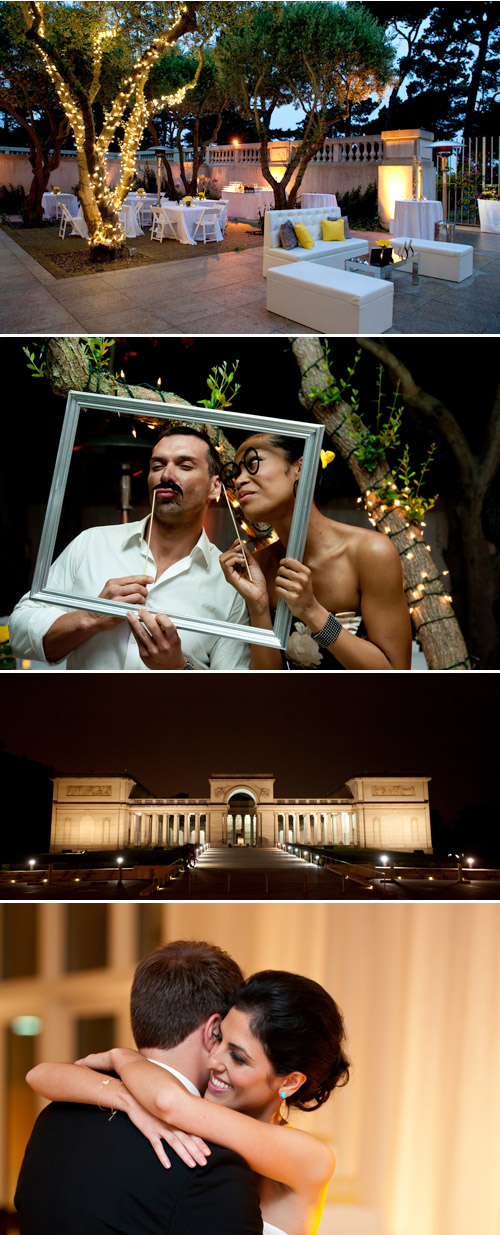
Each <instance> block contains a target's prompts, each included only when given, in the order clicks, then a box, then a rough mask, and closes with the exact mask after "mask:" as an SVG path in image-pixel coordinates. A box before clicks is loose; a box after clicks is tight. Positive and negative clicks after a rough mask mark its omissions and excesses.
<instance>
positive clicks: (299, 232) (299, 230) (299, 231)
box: [293, 223, 314, 249]
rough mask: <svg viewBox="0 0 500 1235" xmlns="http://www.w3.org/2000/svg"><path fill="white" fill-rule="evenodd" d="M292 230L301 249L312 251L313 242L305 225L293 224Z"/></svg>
mask: <svg viewBox="0 0 500 1235" xmlns="http://www.w3.org/2000/svg"><path fill="white" fill-rule="evenodd" d="M293 230H294V232H295V235H296V237H297V240H298V242H299V244H300V245H301V246H302V248H303V249H314V240H313V238H312V236H311V233H310V231H308V229H307V227H306V225H305V223H294V225H293Z"/></svg>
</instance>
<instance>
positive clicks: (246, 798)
mask: <svg viewBox="0 0 500 1235" xmlns="http://www.w3.org/2000/svg"><path fill="white" fill-rule="evenodd" d="M256 806H257V802H256V799H255V797H254V795H253V794H252V793H250V792H248V791H247V790H243V789H235V791H234V793H231V794H230V795H229V798H228V800H227V816H226V837H227V844H228V845H256V844H257V812H256V809H255V808H256Z"/></svg>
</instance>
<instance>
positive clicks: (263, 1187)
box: [28, 970, 349, 1235]
mask: <svg viewBox="0 0 500 1235" xmlns="http://www.w3.org/2000/svg"><path fill="white" fill-rule="evenodd" d="M79 1063H80V1064H84V1065H85V1067H86V1069H88V1070H89V1090H88V1096H87V1097H85V1098H83V1099H82V1089H81V1083H80V1082H81V1068H78V1072H79V1073H80V1077H79V1078H78V1079H79V1084H78V1095H77V1096H76V1093H75V1090H72V1085H71V1077H72V1076H73V1075H74V1073H75V1071H76V1069H74V1068H72V1067H71V1066H70V1067H69V1068H68V1065H60V1064H43V1065H39V1068H38V1069H35V1070H34V1073H35V1074H36V1073H37V1072H38V1076H36V1078H35V1079H34V1074H33V1073H31V1074H30V1076H29V1078H28V1079H29V1080H30V1083H31V1084H33V1087H34V1088H36V1089H37V1090H38V1092H41V1093H43V1094H44V1096H45V1097H49V1098H54V1097H56V1098H57V1099H58V1100H61V1099H62V1100H66V1101H72V1100H75V1096H76V1100H79V1101H82V1100H84V1101H88V1102H90V1103H95V1102H96V1084H95V1081H96V1075H95V1073H94V1072H92V1071H90V1069H92V1068H96V1069H98V1072H99V1073H102V1071H114V1072H116V1073H118V1075H119V1076H120V1077H121V1079H122V1082H123V1084H124V1085H125V1086H126V1088H127V1090H128V1091H129V1092H130V1093H131V1094H132V1095H133V1097H134V1099H136V1100H137V1104H140V1108H139V1109H140V1110H141V1118H140V1119H139V1118H137V1119H136V1118H134V1115H133V1114H132V1113H131V1118H133V1119H134V1122H135V1123H137V1126H138V1127H140V1130H141V1131H142V1132H143V1133H144V1134H145V1135H146V1136H147V1137H148V1139H149V1140H150V1142H151V1144H152V1146H153V1148H154V1150H155V1153H156V1154H157V1156H158V1158H159V1159H160V1161H161V1162H163V1165H164V1166H168V1158H167V1156H166V1153H165V1147H164V1141H163V1140H162V1131H160V1130H159V1129H161V1124H159V1122H158V1116H159V1117H160V1119H162V1120H165V1121H166V1123H167V1124H168V1125H170V1131H172V1127H173V1128H174V1130H175V1129H180V1130H181V1132H182V1133H188V1134H190V1135H191V1136H192V1137H193V1138H194V1139H193V1141H192V1142H191V1141H190V1139H189V1138H188V1140H187V1141H185V1145H187V1152H188V1158H186V1157H185V1156H184V1154H183V1153H182V1152H181V1156H183V1157H184V1160H185V1161H188V1165H191V1166H195V1165H196V1162H195V1160H194V1156H193V1158H192V1159H191V1160H188V1159H189V1148H190V1147H191V1152H192V1153H193V1155H196V1157H197V1159H198V1162H200V1158H199V1154H198V1150H199V1147H200V1145H201V1146H202V1147H203V1146H204V1142H205V1141H213V1142H214V1143H215V1144H219V1145H223V1146H226V1147H227V1148H229V1149H232V1150H233V1151H234V1152H235V1153H238V1154H240V1155H241V1156H242V1157H243V1158H245V1159H246V1161H247V1162H248V1164H249V1165H250V1167H251V1168H252V1170H253V1171H254V1172H255V1174H256V1175H257V1176H258V1183H259V1191H260V1204H261V1210H262V1215H263V1220H264V1235H316V1232H317V1230H318V1226H319V1222H320V1219H321V1214H322V1211H323V1206H324V1202H325V1195H326V1189H327V1185H328V1182H329V1180H330V1178H331V1176H332V1175H333V1172H334V1170H335V1159H334V1155H333V1153H332V1151H331V1149H330V1148H329V1146H328V1145H325V1144H324V1143H322V1142H321V1141H317V1140H316V1139H315V1137H313V1136H311V1135H310V1134H309V1133H308V1132H304V1131H302V1130H301V1129H297V1128H294V1127H293V1126H292V1124H291V1123H290V1122H289V1120H288V1117H287V1114H286V1113H285V1112H286V1110H287V1108H290V1107H296V1108H298V1109H299V1110H306V1111H307V1110H316V1109H317V1108H318V1107H319V1106H321V1105H322V1104H323V1103H324V1102H326V1100H327V1099H328V1098H329V1096H330V1094H331V1092H332V1091H333V1089H334V1088H335V1087H338V1086H339V1085H344V1084H346V1082H347V1080H348V1079H349V1065H348V1061H347V1059H346V1057H345V1054H344V1026H343V1021H342V1016H341V1013H340V1011H339V1009H338V1007H337V1005H336V1003H335V1002H334V1000H333V999H332V998H331V996H330V995H329V994H328V993H327V992H326V991H325V990H324V989H323V987H321V986H319V985H318V983H316V982H312V981H311V980H310V979H308V978H303V977H301V976H299V975H298V974H291V973H286V972H283V971H281V970H265V971H263V972H261V973H257V974H254V975H253V977H251V978H249V979H248V981H247V982H244V983H243V984H242V985H241V986H240V987H238V990H237V992H236V996H235V1001H234V1004H233V1006H232V1008H231V1009H230V1011H229V1012H228V1014H227V1016H226V1017H225V1018H224V1020H223V1021H221V1022H220V1023H219V1024H218V1025H217V1026H216V1029H215V1033H214V1044H213V1048H212V1051H211V1053H210V1055H209V1058H208V1067H209V1080H208V1085H207V1089H206V1092H205V1096H204V1098H201V1097H195V1096H194V1095H193V1094H191V1093H189V1092H188V1091H187V1089H185V1087H184V1086H183V1085H182V1084H180V1082H179V1081H177V1080H176V1078H175V1076H173V1075H172V1074H171V1073H170V1072H167V1071H165V1069H164V1068H159V1067H157V1065H156V1064H155V1063H153V1062H150V1061H149V1060H148V1059H146V1058H145V1057H144V1055H142V1054H140V1053H139V1052H137V1051H133V1050H122V1049H114V1050H111V1051H108V1052H105V1053H104V1054H102V1055H90V1056H87V1058H86V1059H85V1060H80V1061H79ZM61 1068H64V1069H65V1073H64V1085H63V1087H61V1084H60V1083H59V1081H58V1084H57V1088H55V1087H54V1084H53V1077H54V1074H56V1075H57V1070H58V1069H61ZM40 1069H43V1075H42V1079H40V1075H41V1073H40ZM106 1089H109V1091H110V1093H109V1096H107V1093H106ZM98 1092H99V1094H100V1097H99V1102H100V1105H102V1106H110V1107H112V1106H113V1101H112V1086H111V1085H108V1086H104V1087H103V1086H102V1085H101V1086H100V1087H99V1091H98ZM143 1108H145V1109H146V1111H148V1112H150V1113H151V1115H152V1116H154V1119H153V1120H151V1124H150V1125H149V1124H148V1122H147V1121H148V1118H150V1117H149V1116H147V1117H146V1118H145V1119H144V1118H142V1116H143V1115H144V1110H143ZM198 1138H202V1140H201V1141H199V1140H198ZM169 1144H172V1141H171V1140H169ZM176 1148H177V1146H176ZM205 1149H206V1146H205ZM178 1152H179V1151H178ZM202 1152H203V1150H202Z"/></svg>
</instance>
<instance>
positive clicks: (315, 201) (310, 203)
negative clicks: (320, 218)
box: [300, 193, 337, 210]
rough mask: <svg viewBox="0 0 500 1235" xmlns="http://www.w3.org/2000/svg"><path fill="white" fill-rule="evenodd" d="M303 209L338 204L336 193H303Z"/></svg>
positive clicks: (314, 208)
mask: <svg viewBox="0 0 500 1235" xmlns="http://www.w3.org/2000/svg"><path fill="white" fill-rule="evenodd" d="M300 200H301V204H302V209H303V210H316V209H320V208H321V206H336V205H337V198H336V196H335V193H303V194H302V196H301V199H300Z"/></svg>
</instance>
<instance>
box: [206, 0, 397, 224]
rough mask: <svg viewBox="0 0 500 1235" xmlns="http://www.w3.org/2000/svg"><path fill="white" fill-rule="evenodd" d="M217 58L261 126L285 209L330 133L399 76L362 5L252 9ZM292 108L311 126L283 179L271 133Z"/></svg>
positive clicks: (273, 4)
mask: <svg viewBox="0 0 500 1235" xmlns="http://www.w3.org/2000/svg"><path fill="white" fill-rule="evenodd" d="M215 54H216V56H217V57H218V59H219V61H220V64H221V67H222V72H223V76H224V80H225V82H226V83H227V84H228V85H229V88H230V93H231V94H232V95H233V97H234V98H235V99H236V100H237V105H238V106H239V108H240V110H241V112H242V114H243V115H244V116H245V117H247V118H249V119H250V118H253V120H254V123H255V126H256V129H257V132H258V135H259V140H260V143H261V166H262V172H263V175H264V177H265V179H266V180H267V181H268V183H269V184H270V185H271V187H272V188H273V189H274V191H275V199H276V205H277V206H279V205H283V204H286V194H287V191H288V198H289V201H290V202H292V203H293V201H294V200H295V197H296V194H297V192H298V189H299V187H300V184H301V182H302V179H303V176H304V172H305V170H306V167H307V164H308V163H309V162H310V160H311V158H312V157H313V156H314V154H315V153H316V152H317V151H318V150H319V149H320V147H321V145H322V143H323V141H324V138H325V137H326V136H327V134H328V131H329V129H331V126H332V125H333V124H334V123H335V122H336V121H337V120H338V119H339V118H341V117H345V116H347V115H348V114H349V112H350V108H351V107H352V106H353V105H354V104H356V103H359V102H360V101H361V100H362V99H364V98H367V97H369V96H372V95H373V94H378V95H381V94H382V92H383V91H384V89H385V88H386V87H387V86H388V85H389V84H390V82H391V81H392V76H393V69H394V53H393V48H392V45H391V43H390V40H389V39H388V38H387V35H386V32H385V31H384V29H383V27H382V26H380V25H379V24H378V22H377V21H376V20H375V18H374V17H373V16H372V14H370V13H368V11H367V10H366V8H365V7H364V6H363V5H361V4H349V5H347V6H344V5H342V4H335V3H333V4H323V3H317V2H316V0H309V2H308V3H286V2H285V3H283V2H281V0H268V2H267V3H257V4H254V5H251V6H247V9H246V11H245V13H243V14H242V15H241V17H240V20H239V21H236V22H234V23H233V24H232V26H231V28H230V29H229V30H228V31H227V32H226V33H225V34H223V35H222V36H221V37H220V38H219V40H218V42H217V46H216V51H215ZM286 103H289V104H291V105H292V106H293V107H294V108H295V109H297V110H298V109H301V110H303V112H304V113H305V116H306V121H305V124H304V128H303V136H302V140H301V142H300V145H299V147H298V148H297V149H296V150H295V151H294V153H293V155H292V157H291V159H290V161H289V163H288V166H287V168H286V170H285V174H284V176H283V177H282V179H281V180H279V179H278V178H277V177H276V176H274V175H273V172H272V170H271V166H270V161H269V158H268V141H269V129H270V124H271V118H272V114H273V112H274V110H275V108H276V107H279V106H281V105H283V104H286ZM292 179H293V185H292ZM289 186H290V187H289Z"/></svg>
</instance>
